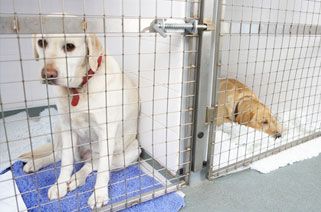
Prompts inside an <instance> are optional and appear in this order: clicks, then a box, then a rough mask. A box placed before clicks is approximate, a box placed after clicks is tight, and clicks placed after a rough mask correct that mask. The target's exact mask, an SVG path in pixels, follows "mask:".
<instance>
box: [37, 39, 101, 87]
mask: <svg viewBox="0 0 321 212" xmlns="http://www.w3.org/2000/svg"><path fill="white" fill-rule="evenodd" d="M32 40H33V49H34V56H35V58H36V59H37V60H39V59H43V61H44V66H43V68H42V70H41V77H42V79H43V80H44V81H45V82H48V83H49V84H55V85H60V86H64V87H70V88H77V87H79V85H80V84H81V82H82V77H83V76H85V74H86V73H87V71H88V70H89V69H90V68H91V69H92V70H93V71H96V69H97V66H98V62H97V60H98V57H99V56H100V55H102V54H103V48H102V46H101V44H100V42H99V39H98V38H97V36H95V35H87V36H85V35H83V34H82V35H71V34H67V35H54V36H51V37H49V36H48V35H34V36H33V39H32Z"/></svg>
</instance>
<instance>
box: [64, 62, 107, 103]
mask: <svg viewBox="0 0 321 212" xmlns="http://www.w3.org/2000/svg"><path fill="white" fill-rule="evenodd" d="M102 60H103V56H99V57H98V60H97V63H98V66H97V70H98V68H99V67H100V65H101V62H102ZM94 74H95V72H94V71H93V70H92V69H89V70H88V72H87V74H86V75H85V76H83V78H82V82H81V84H80V86H79V87H80V88H82V87H83V86H84V85H86V84H87V83H88V80H89V79H90V78H92V77H93V76H94ZM69 91H70V93H72V99H71V105H72V106H74V107H75V106H77V105H78V103H79V99H80V97H79V91H78V89H77V88H69Z"/></svg>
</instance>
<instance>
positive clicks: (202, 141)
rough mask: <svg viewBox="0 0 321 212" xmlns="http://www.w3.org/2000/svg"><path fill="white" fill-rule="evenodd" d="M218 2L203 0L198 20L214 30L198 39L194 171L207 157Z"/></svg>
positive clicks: (214, 74) (197, 170) (214, 73)
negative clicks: (210, 24) (208, 108)
mask: <svg viewBox="0 0 321 212" xmlns="http://www.w3.org/2000/svg"><path fill="white" fill-rule="evenodd" d="M219 3H220V2H219V0H203V1H202V5H201V20H200V22H203V23H204V22H205V23H206V22H210V23H213V24H214V27H215V31H203V32H202V33H201V36H200V41H199V59H198V64H199V73H198V88H197V90H198V91H197V100H196V101H197V103H196V105H197V106H196V108H197V112H196V119H195V129H194V130H195V133H194V136H195V137H194V146H193V164H192V170H193V171H194V172H200V171H202V169H204V165H205V164H204V161H205V160H206V158H207V146H208V143H209V126H210V125H209V124H207V123H206V108H207V107H209V106H210V105H211V103H212V88H213V86H212V85H213V83H215V80H213V79H214V78H216V70H215V64H216V63H217V62H216V58H217V55H216V54H215V50H216V46H217V44H218V42H217V41H216V40H218V38H217V35H218V33H219V31H218V30H219V29H218V28H217V24H215V23H217V17H218V15H217V10H218V6H219V5H220V4H219ZM214 70H215V71H214ZM197 175H198V174H197Z"/></svg>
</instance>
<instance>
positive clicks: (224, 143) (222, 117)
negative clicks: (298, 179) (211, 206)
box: [208, 0, 321, 179]
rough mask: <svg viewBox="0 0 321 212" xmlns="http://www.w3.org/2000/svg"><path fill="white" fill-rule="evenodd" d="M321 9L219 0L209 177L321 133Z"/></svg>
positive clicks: (309, 4) (314, 4)
mask: <svg viewBox="0 0 321 212" xmlns="http://www.w3.org/2000/svg"><path fill="white" fill-rule="evenodd" d="M320 9H321V7H320V2H319V1H308V0H304V1H301V0H298V1H280V0H267V1H263V0H262V1H232V0H231V1H230V0H222V1H220V10H221V16H220V20H218V22H217V25H218V26H219V27H220V32H219V39H220V42H219V46H218V48H217V53H218V56H219V63H218V65H217V67H216V71H217V72H218V76H219V77H218V78H217V80H216V83H215V85H216V86H214V96H215V97H216V98H215V100H216V101H215V103H216V109H217V116H216V120H215V126H213V128H212V134H211V136H212V137H211V145H210V148H209V150H208V154H209V155H210V157H209V158H210V171H209V178H210V179H213V178H215V177H218V176H221V175H224V174H226V173H229V172H231V171H234V170H236V169H238V168H239V167H242V166H246V165H248V164H249V163H251V162H253V161H255V160H258V159H261V158H264V157H266V156H268V155H270V154H273V153H277V152H279V151H281V150H284V149H286V148H289V147H292V146H294V145H297V144H300V143H302V142H304V141H307V140H310V139H313V138H315V137H318V136H320V120H321V117H320V86H321V84H320V82H319V81H320V71H319V69H320V61H321V60H320V59H321V56H320Z"/></svg>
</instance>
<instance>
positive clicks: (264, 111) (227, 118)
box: [216, 79, 282, 139]
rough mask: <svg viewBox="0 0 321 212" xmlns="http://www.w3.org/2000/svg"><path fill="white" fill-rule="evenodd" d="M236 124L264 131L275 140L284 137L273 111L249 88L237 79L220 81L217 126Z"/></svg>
mask: <svg viewBox="0 0 321 212" xmlns="http://www.w3.org/2000/svg"><path fill="white" fill-rule="evenodd" d="M225 122H236V123H238V124H242V125H245V126H248V127H251V128H254V129H256V130H260V131H263V132H265V133H267V134H268V135H270V136H273V137H274V138H275V139H277V138H279V137H281V136H282V126H281V125H280V124H279V123H278V121H277V120H276V118H275V117H273V115H272V113H271V110H270V109H269V108H268V107H267V106H265V105H264V104H262V103H261V102H260V100H259V99H258V97H257V96H256V95H255V94H254V93H253V91H251V90H250V89H249V88H248V87H247V86H245V85H244V84H242V83H241V82H239V81H237V80H235V79H224V80H221V81H220V90H219V98H218V114H217V122H216V124H217V126H220V125H222V124H223V123H225Z"/></svg>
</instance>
